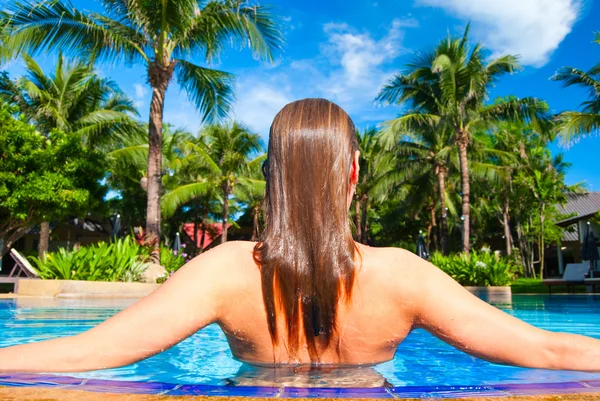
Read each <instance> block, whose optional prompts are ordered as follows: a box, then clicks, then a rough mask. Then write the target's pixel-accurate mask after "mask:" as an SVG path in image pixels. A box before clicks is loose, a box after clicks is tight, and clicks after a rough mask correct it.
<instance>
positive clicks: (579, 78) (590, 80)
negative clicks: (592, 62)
mask: <svg viewBox="0 0 600 401" xmlns="http://www.w3.org/2000/svg"><path fill="white" fill-rule="evenodd" d="M592 72H593V71H592ZM593 75H594V74H590V73H589V72H585V71H582V70H579V69H577V68H572V67H562V68H560V69H559V70H558V71H557V72H556V74H554V76H553V77H552V79H553V80H555V81H562V82H563V87H565V88H567V87H569V86H580V87H582V88H584V89H586V90H587V91H588V96H590V97H595V98H597V97H600V81H598V80H597V79H595V78H594V77H593Z"/></svg>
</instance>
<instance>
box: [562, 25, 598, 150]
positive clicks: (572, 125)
mask: <svg viewBox="0 0 600 401" xmlns="http://www.w3.org/2000/svg"><path fill="white" fill-rule="evenodd" d="M595 42H596V43H598V44H600V34H598V33H596V40H595ZM552 79H554V80H555V81H562V82H563V86H564V87H565V88H566V87H569V86H577V87H580V88H583V89H584V90H585V91H586V92H587V100H585V101H583V102H581V105H580V107H581V111H569V110H567V111H563V112H562V113H560V114H559V115H558V117H557V122H558V124H557V127H556V128H557V132H558V134H559V136H560V139H561V142H562V144H563V145H566V146H569V145H571V144H573V143H576V142H577V141H578V140H579V139H581V138H582V137H584V136H587V135H598V134H599V133H600V63H598V64H596V65H595V66H593V67H592V68H590V69H589V70H588V71H583V70H580V69H578V68H573V67H562V68H560V69H559V70H558V71H557V72H556V74H555V75H554V76H553V77H552Z"/></svg>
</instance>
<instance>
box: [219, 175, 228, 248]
mask: <svg viewBox="0 0 600 401" xmlns="http://www.w3.org/2000/svg"><path fill="white" fill-rule="evenodd" d="M229 192H230V191H229V183H228V182H227V183H225V184H224V185H223V222H222V227H223V229H222V234H221V244H224V243H225V242H227V221H228V219H229Z"/></svg>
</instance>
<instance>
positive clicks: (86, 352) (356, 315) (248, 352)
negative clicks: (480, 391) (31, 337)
mask: <svg viewBox="0 0 600 401" xmlns="http://www.w3.org/2000/svg"><path fill="white" fill-rule="evenodd" d="M358 156H359V155H358V152H357V154H356V157H355V160H354V163H353V169H352V173H351V174H350V183H351V184H354V183H356V181H357V179H358ZM352 187H353V185H351V188H352ZM352 195H353V189H351V190H350V191H349V193H348V206H349V204H350V201H351V199H352ZM254 245H255V243H253V242H230V243H226V244H223V245H220V246H218V247H217V248H215V249H213V250H211V251H209V252H206V253H204V254H202V255H201V256H199V257H197V258H195V259H194V260H193V261H191V262H190V263H188V264H187V265H186V266H184V267H183V268H181V269H180V270H179V271H178V272H177V273H176V274H175V275H174V276H173V277H172V278H170V279H169V280H168V281H167V282H166V283H165V284H164V285H162V286H161V287H160V288H159V289H158V290H157V291H155V292H154V293H153V294H151V295H149V296H148V297H146V298H144V299H142V300H141V301H139V302H137V303H136V304H134V305H132V306H131V307H129V308H127V309H125V310H124V311H122V312H120V313H118V314H116V315H115V316H113V317H111V318H110V319H108V320H106V321H105V322H103V323H102V324H100V325H98V326H97V327H94V328H93V329H91V330H89V331H87V332H85V333H82V334H79V335H76V336H72V337H65V338H60V339H56V340H50V341H43V342H38V343H31V344H26V345H18V346H14V347H9V348H4V349H0V372H48V371H53V372H76V371H85V370H94V369H105V368H114V367H119V366H124V365H129V364H131V363H134V362H137V361H139V360H142V359H144V358H148V357H150V356H152V355H155V354H157V353H159V352H161V351H164V350H165V349H167V348H169V347H172V346H173V345H175V344H177V343H178V342H180V341H182V340H183V339H185V338H187V337H188V336H190V335H192V334H194V333H195V332H196V331H198V330H200V329H202V328H203V327H205V326H207V325H208V324H211V323H218V324H219V325H220V326H221V328H222V329H223V331H224V332H225V334H226V336H227V339H228V341H229V345H230V346H231V350H232V352H233V355H234V356H235V357H236V358H237V359H239V360H241V361H245V362H248V363H251V364H258V365H263V364H264V365H272V364H273V363H280V364H285V363H290V362H291V363H310V359H309V357H308V352H307V351H306V349H305V348H301V350H300V352H299V355H298V358H297V359H295V360H292V361H290V360H289V357H288V354H287V351H286V349H285V344H284V342H285V341H284V336H283V335H282V336H281V339H280V342H279V343H280V345H279V346H277V347H274V346H273V345H272V342H271V338H270V336H269V332H268V328H267V319H266V314H265V309H264V306H263V299H262V293H261V285H260V284H261V282H260V273H259V270H258V267H257V266H256V265H255V263H254V262H253V259H252V249H253V247H254ZM358 246H359V249H360V253H361V255H362V263H361V265H360V267H359V268H358V270H357V274H356V282H355V285H354V290H353V294H352V299H351V302H350V303H349V304H348V306H346V305H345V304H344V302H343V300H342V301H341V302H340V306H339V318H338V321H337V327H338V331H339V336H335V337H334V338H333V342H334V343H336V344H339V347H330V349H328V350H326V351H325V352H324V353H323V355H322V359H321V363H323V364H336V365H360V364H374V363H379V362H384V361H387V360H390V359H391V358H393V356H394V353H395V351H396V348H397V347H398V345H399V344H400V343H401V342H402V341H403V340H404V338H406V336H407V335H408V334H409V333H410V332H411V330H413V329H415V328H423V329H425V330H427V331H429V332H431V333H432V334H434V335H435V336H437V337H439V338H440V339H442V340H444V341H446V342H447V343H449V344H451V345H453V346H455V347H456V348H458V349H460V350H462V351H465V352H467V353H469V354H471V355H474V356H477V357H480V358H483V359H486V360H489V361H493V362H498V363H504V364H511V365H518V366H524V367H532V368H547V369H572V370H582V371H600V341H598V340H595V339H592V338H588V337H584V336H580V335H573V334H562V333H553V332H548V331H544V330H541V329H538V328H535V327H533V326H531V325H529V324H527V323H525V322H523V321H521V320H519V319H516V318H514V317H512V316H510V315H508V314H506V313H504V312H502V311H500V310H498V309H496V308H495V307H493V306H491V305H489V304H487V303H485V302H483V301H481V300H480V299H478V298H477V297H475V296H473V295H471V294H470V293H469V292H468V291H466V290H465V289H464V288H462V287H461V286H460V285H459V284H457V283H456V282H455V281H454V280H452V279H451V278H450V277H448V276H447V275H446V274H444V273H443V272H442V271H440V270H439V269H438V268H436V267H434V266H432V265H431V264H429V263H428V262H426V261H424V260H422V259H420V258H418V257H417V256H415V255H413V254H412V253H410V252H407V251H405V250H402V249H396V248H371V247H367V246H363V245H358ZM282 332H283V331H282V330H280V333H282ZM336 348H338V349H339V354H338V352H337V351H336V350H335V349H336Z"/></svg>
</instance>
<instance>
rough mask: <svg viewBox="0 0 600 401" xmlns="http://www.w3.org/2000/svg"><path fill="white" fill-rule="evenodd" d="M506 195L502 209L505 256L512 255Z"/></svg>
mask: <svg viewBox="0 0 600 401" xmlns="http://www.w3.org/2000/svg"><path fill="white" fill-rule="evenodd" d="M509 202H510V200H509V199H508V194H506V195H505V197H504V208H503V209H502V224H503V225H504V239H505V241H506V255H508V256H511V255H512V237H511V235H510V215H509Z"/></svg>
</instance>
